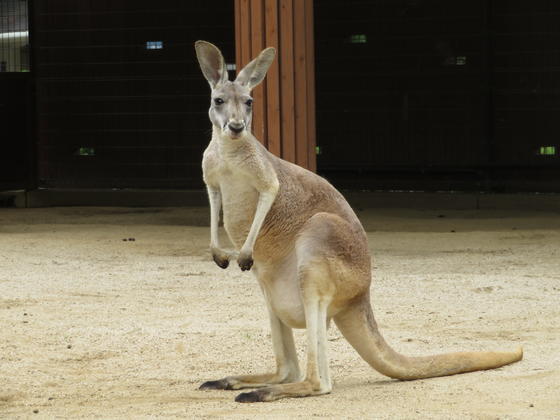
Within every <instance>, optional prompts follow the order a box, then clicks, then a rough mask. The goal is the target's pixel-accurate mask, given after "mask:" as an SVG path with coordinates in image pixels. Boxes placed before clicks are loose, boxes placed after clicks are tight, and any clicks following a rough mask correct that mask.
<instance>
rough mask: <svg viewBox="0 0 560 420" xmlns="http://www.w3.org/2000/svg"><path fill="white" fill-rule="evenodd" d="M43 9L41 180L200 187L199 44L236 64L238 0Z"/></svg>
mask: <svg viewBox="0 0 560 420" xmlns="http://www.w3.org/2000/svg"><path fill="white" fill-rule="evenodd" d="M34 12H35V26H36V27H35V38H34V47H35V54H36V67H35V71H36V75H37V98H38V136H39V138H38V169H39V182H40V186H46V187H101V188H108V187H110V188H122V187H158V188H192V187H199V186H201V184H202V180H201V170H200V161H201V157H202V151H203V150H204V148H205V146H206V144H207V142H208V140H209V137H210V134H209V133H210V122H209V121H208V117H207V108H208V103H209V97H208V95H209V87H208V84H207V82H206V81H205V79H204V78H203V77H202V75H201V73H200V70H199V68H198V64H197V62H196V59H195V54H194V47H193V43H194V41H196V40H197V39H206V40H209V41H211V42H214V43H215V44H217V45H219V46H220V47H221V48H222V50H223V52H224V55H225V57H226V60H228V61H230V60H234V27H233V22H234V16H233V2H230V1H221V2H214V3H212V4H209V3H208V2H207V1H184V0H160V1H157V2H156V1H153V0H95V1H93V0H92V1H73V0H41V1H36V2H35V3H34ZM148 41H150V42H152V41H161V42H162V43H163V44H162V48H161V49H147V48H146V46H147V44H146V43H147V42H148ZM156 45H157V44H156Z"/></svg>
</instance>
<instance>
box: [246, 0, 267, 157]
mask: <svg viewBox="0 0 560 420" xmlns="http://www.w3.org/2000/svg"><path fill="white" fill-rule="evenodd" d="M250 8H251V9H250V14H251V57H250V60H252V59H253V58H255V57H256V56H257V55H258V54H259V53H260V52H261V51H262V50H263V49H264V48H265V45H264V41H265V39H264V10H263V9H264V4H263V0H250ZM266 82H267V81H266V79H265V80H264V81H263V82H262V83H261V84H260V85H259V86H257V87H256V88H255V89H253V93H252V95H253V99H254V105H253V133H254V134H255V137H256V138H257V139H259V140H260V141H261V142H262V143H263V144H264V145H265V146H267V145H268V138H267V130H266V126H267V124H266V108H267V107H266Z"/></svg>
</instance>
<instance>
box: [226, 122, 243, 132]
mask: <svg viewBox="0 0 560 420" xmlns="http://www.w3.org/2000/svg"><path fill="white" fill-rule="evenodd" d="M244 127H245V125H244V124H243V123H239V122H230V123H229V124H228V128H229V129H230V130H231V131H233V132H234V133H235V134H239V133H241V132H242V131H243V128H244Z"/></svg>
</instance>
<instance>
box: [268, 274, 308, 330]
mask: <svg viewBox="0 0 560 420" xmlns="http://www.w3.org/2000/svg"><path fill="white" fill-rule="evenodd" d="M267 297H268V299H269V302H270V305H271V306H272V310H273V312H274V314H275V315H276V316H277V317H278V318H280V320H281V321H282V322H283V323H284V324H286V325H288V326H289V327H292V328H305V310H304V308H303V301H302V300H301V296H300V290H299V287H298V285H297V282H286V283H285V284H283V282H282V283H279V284H275V285H273V287H272V290H270V291H269V294H268V295H267Z"/></svg>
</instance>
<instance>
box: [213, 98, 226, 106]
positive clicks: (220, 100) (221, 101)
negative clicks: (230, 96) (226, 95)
mask: <svg viewBox="0 0 560 420" xmlns="http://www.w3.org/2000/svg"><path fill="white" fill-rule="evenodd" d="M214 103H215V104H216V105H221V104H223V103H224V100H223V99H222V98H216V99H214Z"/></svg>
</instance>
